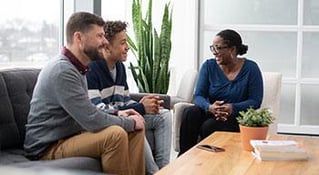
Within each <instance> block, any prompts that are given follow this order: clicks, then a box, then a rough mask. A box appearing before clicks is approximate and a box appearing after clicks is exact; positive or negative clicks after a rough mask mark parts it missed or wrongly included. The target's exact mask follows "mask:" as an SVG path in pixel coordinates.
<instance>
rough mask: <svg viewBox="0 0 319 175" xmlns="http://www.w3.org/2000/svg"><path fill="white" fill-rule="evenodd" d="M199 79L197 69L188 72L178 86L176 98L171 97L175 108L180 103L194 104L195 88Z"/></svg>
mask: <svg viewBox="0 0 319 175" xmlns="http://www.w3.org/2000/svg"><path fill="white" fill-rule="evenodd" d="M196 78H197V71H196V70H195V69H189V70H187V71H186V72H185V73H184V75H183V77H182V79H181V82H180V84H179V86H178V89H177V92H176V96H171V106H172V107H173V106H174V105H175V104H176V103H178V102H189V103H190V102H192V101H193V94H194V87H195V83H196Z"/></svg>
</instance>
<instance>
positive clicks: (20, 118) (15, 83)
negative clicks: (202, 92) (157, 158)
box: [0, 68, 170, 174]
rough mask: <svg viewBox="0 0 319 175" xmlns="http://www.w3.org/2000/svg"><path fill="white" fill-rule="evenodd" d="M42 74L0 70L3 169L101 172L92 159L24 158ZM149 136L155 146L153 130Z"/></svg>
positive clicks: (166, 99) (166, 102) (167, 99)
mask: <svg viewBox="0 0 319 175" xmlns="http://www.w3.org/2000/svg"><path fill="white" fill-rule="evenodd" d="M39 72H40V70H39V69H32V68H27V69H21V68H19V69H5V70H0V166H5V165H7V166H14V167H22V168H30V167H31V168H37V169H46V168H63V169H76V170H85V171H90V173H89V174H92V173H93V172H101V171H102V169H101V165H100V160H97V159H93V158H89V157H74V158H65V159H58V160H50V161H42V160H37V161H30V160H29V159H27V158H26V157H24V150H23V142H24V137H25V124H26V121H27V115H28V112H29V109H30V100H31V98H32V93H33V88H34V86H35V83H36V81H37V76H38V74H39ZM142 95H143V94H132V98H134V99H136V100H138V99H139V98H141V97H142ZM161 97H162V98H163V99H164V106H165V107H166V108H169V104H170V97H169V96H167V95H162V96H161ZM146 133H147V139H148V140H149V142H150V144H151V147H153V145H154V143H153V140H154V138H153V135H152V134H151V133H152V131H147V132H146ZM93 174H94V173H93Z"/></svg>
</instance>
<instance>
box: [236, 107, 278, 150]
mask: <svg viewBox="0 0 319 175" xmlns="http://www.w3.org/2000/svg"><path fill="white" fill-rule="evenodd" d="M239 115H240V116H238V117H237V118H236V119H237V121H238V123H239V129H240V136H241V141H242V145H243V149H244V150H247V151H252V150H253V148H252V146H251V145H250V140H252V139H257V140H264V139H266V137H267V132H268V127H269V125H270V124H272V123H273V122H274V120H275V118H274V117H272V114H271V112H270V111H269V109H268V108H261V109H253V108H252V107H250V108H248V109H247V110H246V111H240V112H239Z"/></svg>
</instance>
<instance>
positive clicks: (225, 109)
mask: <svg viewBox="0 0 319 175" xmlns="http://www.w3.org/2000/svg"><path fill="white" fill-rule="evenodd" d="M209 111H210V112H211V113H213V115H214V117H215V118H216V120H221V121H226V120H227V118H228V117H229V116H230V115H231V113H232V112H233V107H232V105H231V104H230V103H224V101H215V102H214V103H213V104H211V105H210V106H209Z"/></svg>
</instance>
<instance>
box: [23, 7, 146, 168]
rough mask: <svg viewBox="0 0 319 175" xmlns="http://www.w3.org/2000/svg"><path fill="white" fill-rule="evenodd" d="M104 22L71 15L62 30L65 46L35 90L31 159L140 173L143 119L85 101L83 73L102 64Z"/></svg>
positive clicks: (29, 146)
mask: <svg viewBox="0 0 319 175" xmlns="http://www.w3.org/2000/svg"><path fill="white" fill-rule="evenodd" d="M104 24H105V23H104V20H103V19H102V18H101V17H99V16H96V15H93V14H90V13H87V12H77V13H74V14H73V15H72V16H71V17H70V19H69V21H68V23H67V27H66V39H67V46H66V47H64V48H63V49H62V53H61V54H60V55H59V56H58V57H57V58H55V59H53V60H52V61H51V62H49V63H48V64H47V65H46V66H45V67H44V68H43V69H42V70H41V72H40V74H39V77H38V81H37V84H36V86H35V89H34V92H33V96H32V100H31V106H30V112H29V116H28V122H27V124H26V138H25V143H24V148H25V151H26V154H27V155H26V156H27V157H29V158H30V159H42V160H51V159H59V158H65V157H78V156H88V157H94V158H101V163H102V168H103V171H104V172H106V173H111V174H145V159H144V119H143V117H142V116H141V115H140V114H138V113H137V112H136V111H134V110H123V111H118V113H116V115H111V114H107V113H104V112H103V111H100V110H98V109H97V108H96V107H95V106H94V105H93V104H92V103H91V101H90V100H89V97H88V93H87V92H88V90H87V84H86V77H85V73H86V71H87V70H88V67H87V65H88V63H89V62H90V61H91V59H102V58H103V54H102V51H103V49H104V47H105V45H106V44H108V42H107V40H106V39H105V37H104V34H105V33H104V30H103V26H104Z"/></svg>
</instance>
